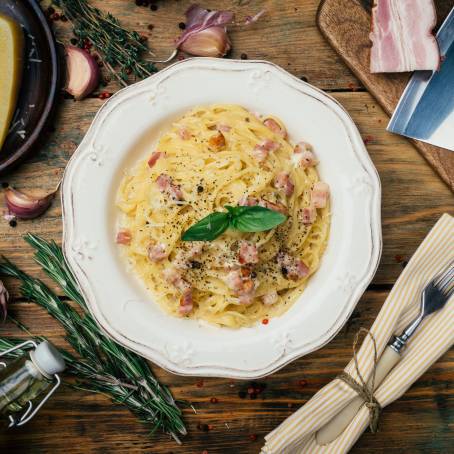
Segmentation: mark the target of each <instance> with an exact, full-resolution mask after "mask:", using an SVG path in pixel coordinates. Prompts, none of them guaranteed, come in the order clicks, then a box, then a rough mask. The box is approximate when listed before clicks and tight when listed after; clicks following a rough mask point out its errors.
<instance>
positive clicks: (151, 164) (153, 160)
mask: <svg viewBox="0 0 454 454" xmlns="http://www.w3.org/2000/svg"><path fill="white" fill-rule="evenodd" d="M164 156H165V153H163V152H161V151H154V152H153V153H151V156H150V159H149V160H148V167H150V169H151V168H152V167H154V165H155V164H156V162H157V161H158V159H160V158H163V157H164Z"/></svg>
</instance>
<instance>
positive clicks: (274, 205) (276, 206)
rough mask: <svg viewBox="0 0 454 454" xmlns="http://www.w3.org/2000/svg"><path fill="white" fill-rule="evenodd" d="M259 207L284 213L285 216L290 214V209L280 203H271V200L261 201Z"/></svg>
mask: <svg viewBox="0 0 454 454" xmlns="http://www.w3.org/2000/svg"><path fill="white" fill-rule="evenodd" d="M259 205H260V206H262V207H265V208H268V209H269V210H273V211H277V212H278V213H282V214H285V215H287V214H288V208H287V207H286V206H285V205H284V204H282V203H279V202H276V203H273V202H270V201H269V200H266V199H261V200H260V201H259Z"/></svg>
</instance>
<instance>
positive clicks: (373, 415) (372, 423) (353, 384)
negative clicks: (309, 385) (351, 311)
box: [337, 328, 381, 433]
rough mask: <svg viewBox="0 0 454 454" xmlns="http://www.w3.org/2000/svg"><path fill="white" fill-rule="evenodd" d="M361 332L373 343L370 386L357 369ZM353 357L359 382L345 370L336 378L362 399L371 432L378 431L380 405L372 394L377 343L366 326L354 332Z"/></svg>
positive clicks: (375, 369) (376, 359)
mask: <svg viewBox="0 0 454 454" xmlns="http://www.w3.org/2000/svg"><path fill="white" fill-rule="evenodd" d="M361 333H366V336H367V335H369V337H370V338H371V339H372V342H373V345H374V367H373V371H372V381H371V385H370V387H369V386H368V385H367V383H366V382H365V380H364V378H363V376H362V374H361V372H360V371H359V365H358V358H357V351H356V346H357V344H358V342H359V336H360V334H361ZM353 359H354V361H355V368H356V373H357V375H358V377H359V380H360V383H359V382H358V381H356V380H355V379H354V378H353V377H352V376H351V375H350V374H348V373H347V372H342V373H341V374H340V375H338V376H337V378H339V379H341V380H342V381H343V382H344V383H346V384H347V385H348V386H350V388H352V389H353V390H354V391H355V392H356V393H357V394H358V395H359V396H360V397H361V399H363V400H364V402H365V405H366V407H367V408H368V410H369V427H370V431H371V432H372V433H375V432H377V431H378V420H379V418H380V412H381V406H380V403H379V402H378V400H377V399H376V398H375V396H374V389H375V375H376V372H377V362H378V357H377V344H376V342H375V337H374V335H373V334H372V333H371V332H370V331H369V330H367V329H366V328H360V329H359V331H358V332H357V333H356V336H355V340H354V341H353Z"/></svg>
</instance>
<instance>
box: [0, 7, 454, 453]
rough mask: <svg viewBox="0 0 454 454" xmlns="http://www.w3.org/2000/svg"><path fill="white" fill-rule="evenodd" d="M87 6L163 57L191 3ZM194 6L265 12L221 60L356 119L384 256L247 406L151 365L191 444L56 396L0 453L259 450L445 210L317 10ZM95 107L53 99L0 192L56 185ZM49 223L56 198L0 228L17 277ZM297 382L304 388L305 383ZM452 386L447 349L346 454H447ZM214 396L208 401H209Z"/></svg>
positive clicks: (57, 224)
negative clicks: (343, 316)
mask: <svg viewBox="0 0 454 454" xmlns="http://www.w3.org/2000/svg"><path fill="white" fill-rule="evenodd" d="M93 3H95V4H97V5H99V6H100V7H102V8H105V9H109V10H110V11H111V12H112V13H113V14H115V15H116V16H117V17H119V18H120V19H121V20H122V22H123V23H125V25H127V26H129V27H134V28H136V29H138V31H140V32H142V33H144V34H147V35H148V36H149V42H150V45H151V47H152V49H153V51H155V53H156V54H157V55H159V56H162V55H165V54H166V53H167V52H168V49H169V46H171V43H172V40H173V38H174V37H175V36H176V35H178V34H179V32H180V30H179V28H178V23H179V22H181V21H182V20H183V12H184V11H185V10H186V8H187V7H188V5H189V4H190V3H191V2H190V1H187V0H184V1H183V0H180V1H174V0H163V1H159V2H157V3H156V5H157V6H158V10H157V11H151V10H150V9H149V8H143V7H138V6H136V5H135V2H134V0H104V1H101V0H96V1H93ZM202 3H203V5H204V6H206V7H208V8H215V7H216V8H226V9H233V10H234V11H235V12H236V13H237V17H238V19H243V18H244V17H245V16H246V15H247V14H250V13H251V12H252V13H254V12H257V11H258V10H260V9H261V8H266V9H267V16H266V19H265V18H264V19H263V21H262V22H263V23H262V24H261V25H260V24H257V25H254V26H253V27H250V28H245V27H236V28H235V30H232V32H231V37H232V42H233V46H234V49H233V52H232V57H239V56H240V55H241V54H242V53H246V54H247V55H248V57H249V58H263V59H268V60H271V61H273V62H274V63H277V64H279V65H281V66H282V67H284V68H286V69H288V70H289V71H290V72H291V73H292V74H294V75H296V76H298V77H302V76H304V77H306V78H307V79H308V80H309V82H310V83H312V84H314V85H316V86H317V87H319V88H323V89H325V90H328V91H329V92H331V94H332V95H333V96H334V97H335V98H336V99H337V100H338V101H339V102H340V103H341V104H342V105H343V106H344V107H345V108H346V109H347V110H348V112H349V113H350V115H351V116H352V118H353V119H354V121H355V122H356V123H357V125H358V128H359V130H360V132H361V134H362V136H363V138H364V140H365V142H366V146H367V149H368V151H369V153H370V155H371V157H372V160H373V161H374V164H375V165H376V167H377V169H378V172H379V174H380V178H381V182H382V190H383V201H382V217H383V222H382V224H383V256H382V260H381V264H380V267H379V269H378V272H377V275H376V277H375V279H374V281H373V285H372V286H371V287H370V289H369V290H368V291H367V292H366V293H365V294H364V296H363V297H362V299H361V301H360V303H359V304H358V306H357V308H356V309H355V311H354V313H353V315H352V317H351V318H350V320H349V321H348V323H347V324H346V326H345V327H344V328H343V329H342V330H341V332H340V333H339V334H338V335H337V336H336V338H335V339H334V340H333V341H332V342H331V343H330V344H328V345H327V346H326V347H324V348H323V349H321V350H319V351H318V352H314V353H312V354H310V355H307V356H306V357H304V358H301V359H299V360H297V361H295V362H293V363H292V364H290V365H288V366H286V367H285V368H284V369H282V370H281V371H279V372H277V373H275V374H273V375H271V376H269V377H267V378H265V379H263V380H260V382H261V383H262V382H263V383H265V384H266V389H265V391H264V392H263V393H262V394H260V395H259V396H258V398H257V399H256V400H251V399H249V398H246V399H244V398H241V397H240V396H239V394H238V393H239V392H240V391H245V390H247V387H248V386H249V385H250V383H249V382H242V381H238V380H226V379H214V378H209V379H203V386H197V384H199V385H200V380H199V379H197V378H190V377H179V376H175V375H172V374H169V373H167V372H165V371H163V370H162V369H160V368H159V367H157V366H153V370H154V372H155V373H156V375H157V376H158V377H159V378H160V379H161V380H162V381H163V382H164V383H166V384H167V385H169V386H170V388H171V390H172V391H173V393H174V395H175V397H176V398H178V399H185V400H188V401H190V402H191V403H192V404H193V405H194V407H195V409H196V411H197V413H196V414H195V413H194V412H193V410H192V409H190V408H187V409H185V410H184V413H185V420H186V422H187V426H188V430H189V435H188V436H187V437H186V438H185V439H184V444H183V446H178V445H176V444H175V442H174V441H172V440H170V439H169V438H168V437H166V436H163V435H155V436H153V437H152V438H149V437H148V435H147V430H146V428H145V427H143V426H141V424H140V423H139V422H138V421H137V420H136V419H135V418H134V417H133V416H131V415H130V414H129V413H128V412H127V410H124V409H123V408H122V407H121V406H119V405H112V404H111V403H110V402H109V400H108V399H107V398H105V397H103V396H97V395H92V394H88V393H83V392H81V391H75V390H73V389H72V388H69V387H65V388H63V389H61V390H60V391H59V392H58V394H57V395H56V396H55V397H54V398H52V399H51V401H49V402H48V403H47V404H46V406H45V407H44V409H43V410H42V412H41V413H40V415H39V416H38V417H37V418H36V419H35V420H33V421H32V422H31V423H30V424H29V425H27V426H25V427H24V428H22V429H20V430H14V431H8V432H3V433H0V452H1V453H3V452H5V453H15V454H16V453H19V454H21V453H62V452H70V453H105V452H109V453H110V452H112V453H117V452H118V453H124V452H128V453H129V452H131V453H135V452H147V453H156V454H161V453H166V454H169V453H174V454H193V453H194V454H196V453H202V452H203V451H204V450H206V451H208V453H209V454H213V453H218V454H221V453H222V454H230V453H238V452H239V453H242V454H243V453H246V454H248V453H257V452H259V449H260V447H261V445H262V444H263V436H264V435H265V434H266V433H268V432H269V431H271V430H272V429H274V428H275V427H276V426H277V425H278V424H279V423H280V422H282V421H283V420H284V419H285V418H286V417H288V416H290V415H291V414H292V413H293V412H294V411H295V410H296V409H297V408H298V407H300V406H301V405H302V404H304V403H305V402H306V401H307V400H308V399H309V398H310V397H311V396H312V395H313V394H314V393H315V392H317V391H318V390H319V389H320V387H322V386H324V385H325V384H326V383H328V382H329V381H330V380H331V379H332V378H333V377H334V376H335V375H336V374H337V373H339V372H340V371H341V369H342V368H343V367H344V366H345V364H346V363H347V362H348V360H349V359H350V357H351V345H352V341H353V337H354V334H355V333H356V331H357V330H358V328H359V327H360V326H365V327H369V326H370V325H371V323H372V322H373V320H374V318H375V317H376V315H377V313H378V312H379V310H380V307H381V304H382V302H383V301H384V299H385V298H386V295H387V293H388V292H389V289H390V288H391V286H392V284H393V283H394V282H395V280H396V278H397V277H398V275H399V274H400V272H401V270H402V267H403V266H404V264H405V261H406V260H408V258H409V257H410V256H411V255H412V253H413V252H414V250H415V249H416V248H417V246H418V245H419V244H420V242H421V241H422V239H423V238H424V237H425V235H426V234H427V232H428V231H429V230H430V228H431V227H432V225H433V224H434V223H435V221H436V220H437V219H438V218H439V217H440V215H441V214H442V213H444V212H451V213H454V203H453V202H454V199H453V196H452V193H451V192H450V191H449V189H448V187H447V186H446V185H444V184H443V183H442V181H441V180H440V179H439V178H438V176H437V175H436V174H435V172H434V171H433V170H432V169H431V168H430V167H429V166H428V165H427V163H426V162H425V160H424V159H423V158H422V157H421V156H420V154H419V153H418V152H417V151H416V149H415V148H414V147H413V146H412V145H411V144H410V143H409V142H408V141H407V140H406V139H404V138H402V137H399V136H397V135H392V134H389V133H387V132H386V131H385V125H386V124H387V120H388V117H387V114H386V113H385V112H384V111H383V110H382V108H381V107H380V106H379V105H378V104H377V102H376V101H375V100H374V98H373V97H371V95H369V94H368V93H367V92H365V91H364V89H363V88H362V86H361V85H360V83H359V82H358V80H357V79H356V78H355V77H354V76H353V75H352V74H351V73H350V71H349V70H348V68H347V67H346V66H345V65H343V64H342V62H341V60H340V58H339V57H338V56H337V54H336V53H335V52H334V51H333V50H332V49H331V48H330V46H329V45H328V44H327V42H326V41H325V40H324V39H323V37H322V36H321V34H320V33H319V31H318V29H317V26H316V12H317V7H318V3H319V2H318V0H297V1H292V2H282V1H279V0H270V1H259V0H251V1H248V0H234V1H233V0H232V1H228V0H221V1H214V0H209V1H204V2H202ZM43 4H44V5H45V4H46V3H45V2H43ZM149 24H153V25H154V28H153V30H152V31H150V30H148V25H149ZM54 25H56V29H57V38H58V39H59V41H61V42H64V43H67V42H68V40H69V39H70V37H71V34H70V24H69V23H63V22H57V23H56V24H54ZM117 88H118V87H117V86H116V85H115V84H114V83H111V84H109V85H108V86H107V87H106V88H105V89H106V90H108V91H115V90H116V89H117ZM102 90H104V88H103V89H102ZM103 102H104V101H101V100H100V99H98V98H96V97H92V98H90V99H86V100H84V101H82V102H74V101H73V100H71V99H68V98H67V97H65V96H62V98H61V101H60V102H59V108H58V112H57V115H56V117H55V119H54V122H53V127H52V128H50V130H49V132H48V134H47V136H46V137H45V138H44V139H43V141H42V146H41V148H40V149H39V151H38V152H37V153H36V154H35V155H34V156H33V157H32V158H31V159H30V160H28V161H27V162H26V163H25V164H24V165H23V166H21V167H20V168H19V169H17V170H16V171H14V172H13V173H11V174H10V175H9V176H8V177H5V178H4V179H3V182H6V181H7V182H9V183H10V184H14V185H15V186H17V187H18V188H19V189H24V190H26V191H29V192H32V193H38V192H41V193H44V192H47V191H50V190H51V189H52V188H53V187H55V185H56V184H57V183H58V181H59V179H60V178H61V175H62V173H63V170H64V167H65V165H66V163H67V161H68V159H69V157H70V156H71V155H72V153H73V152H74V150H75V148H76V146H77V144H78V143H79V142H80V141H81V139H82V137H83V135H84V133H85V131H86V130H87V128H88V126H89V125H90V123H91V121H92V119H93V116H94V114H95V113H96V111H97V110H98V109H99V107H100V106H101V105H102V103H103ZM60 216H61V209H60V203H59V200H58V199H57V200H55V201H54V203H53V205H52V208H51V209H50V210H49V211H48V212H47V213H46V215H45V216H43V217H42V218H39V219H36V220H33V221H21V222H19V223H18V225H17V227H15V228H12V227H10V226H9V225H8V223H7V222H6V221H5V220H4V219H3V218H1V220H0V251H1V253H2V254H4V255H6V256H7V257H8V258H10V259H11V260H13V261H14V262H15V263H17V264H18V265H20V266H21V267H22V268H23V269H24V270H26V271H27V272H30V273H32V274H34V275H36V276H40V277H43V276H42V273H41V272H39V270H38V268H37V266H36V265H34V263H33V260H32V256H31V249H30V248H29V247H28V246H27V245H25V244H24V242H23V241H22V239H21V237H22V235H23V234H24V233H26V232H29V231H30V232H34V233H38V234H40V235H42V236H44V237H45V238H48V239H54V240H56V241H57V242H60V240H61V233H62V231H61V229H62V226H61V219H60ZM46 282H48V281H47V280H46ZM7 283H8V285H9V288H10V289H11V292H12V294H13V297H14V303H13V304H12V308H11V312H12V315H13V316H15V317H16V318H17V319H19V320H20V321H22V322H23V323H25V324H26V325H27V326H28V327H30V329H31V331H32V332H33V333H34V334H39V335H45V336H48V337H49V338H50V339H51V340H52V341H54V342H55V343H56V344H57V345H61V346H63V345H64V341H63V340H62V336H63V332H62V330H61V328H60V327H59V325H58V324H57V323H55V322H54V321H53V320H52V319H50V318H49V316H47V314H45V313H44V311H43V310H41V309H39V308H37V307H36V306H35V305H34V304H31V303H27V302H25V301H23V300H22V299H20V298H18V288H17V285H16V284H15V283H14V282H12V281H8V282H7ZM56 290H58V289H56ZM18 334H20V333H19V332H18V330H17V328H15V327H14V326H13V325H11V324H6V325H0V335H7V336H9V335H14V336H17V335H18ZM301 380H306V381H307V384H304V382H301ZM453 383H454V351H453V350H452V349H451V350H450V351H449V352H447V353H446V354H445V355H444V356H443V357H442V358H441V359H440V360H439V361H438V362H437V363H436V364H435V365H434V366H433V367H432V368H431V369H430V370H429V371H428V372H427V373H426V374H425V375H424V376H423V377H422V378H421V379H420V380H418V382H417V383H415V385H414V386H413V387H412V388H411V389H410V390H409V391H408V392H407V393H406V395H405V396H404V397H403V398H402V399H400V400H399V401H398V402H395V403H393V404H392V405H391V406H390V407H388V408H387V409H385V411H384V413H383V416H382V420H381V431H380V432H379V433H378V434H375V435H372V434H370V433H365V434H364V435H363V436H362V437H361V439H360V440H359V442H358V443H357V444H356V446H355V447H354V449H353V450H352V452H353V453H382V452H387V453H412V454H413V453H447V452H449V451H450V448H452V446H453V445H454V436H453V428H454V413H453V410H452V408H454V405H453V404H454V385H453ZM211 397H216V398H217V399H218V401H219V402H218V403H217V404H212V403H210V399H211ZM207 429H208V430H207ZM255 438H256V439H255Z"/></svg>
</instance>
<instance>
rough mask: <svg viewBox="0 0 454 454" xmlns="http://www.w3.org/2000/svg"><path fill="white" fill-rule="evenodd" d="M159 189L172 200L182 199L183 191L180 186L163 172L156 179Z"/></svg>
mask: <svg viewBox="0 0 454 454" xmlns="http://www.w3.org/2000/svg"><path fill="white" fill-rule="evenodd" d="M156 183H157V185H158V188H159V190H160V191H161V192H162V193H166V194H167V195H168V196H169V197H171V198H172V199H174V200H183V199H184V196H183V192H182V191H181V188H180V186H178V185H176V184H174V183H173V182H172V178H171V177H169V175H167V174H165V173H161V175H159V176H158V178H157V179H156Z"/></svg>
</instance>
